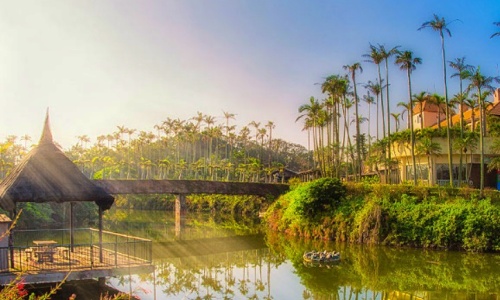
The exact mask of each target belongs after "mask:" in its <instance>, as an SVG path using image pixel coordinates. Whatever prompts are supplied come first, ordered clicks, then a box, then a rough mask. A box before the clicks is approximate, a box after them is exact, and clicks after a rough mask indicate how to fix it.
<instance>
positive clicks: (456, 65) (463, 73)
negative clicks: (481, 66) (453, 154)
mask: <svg viewBox="0 0 500 300" xmlns="http://www.w3.org/2000/svg"><path fill="white" fill-rule="evenodd" d="M449 65H450V67H451V68H453V69H455V70H456V71H457V72H456V73H454V74H452V75H451V77H458V79H459V86H460V94H458V96H456V97H455V99H456V100H457V102H458V107H459V112H460V139H461V140H463V138H464V106H465V104H464V100H465V98H466V97H465V95H464V89H463V81H464V80H465V79H467V77H469V76H470V71H471V70H472V66H471V65H468V64H466V63H465V57H461V58H455V60H454V61H450V62H449ZM462 168H463V151H462V148H460V164H459V167H458V169H459V172H458V185H459V186H460V185H462Z"/></svg>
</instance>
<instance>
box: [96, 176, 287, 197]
mask: <svg viewBox="0 0 500 300" xmlns="http://www.w3.org/2000/svg"><path fill="white" fill-rule="evenodd" d="M93 183H94V184H96V185H98V186H100V187H102V188H103V189H104V190H106V191H107V192H108V193H110V194H184V195H189V194H222V195H257V196H269V195H271V196H274V197H277V196H279V195H281V194H284V193H286V192H287V191H288V189H289V186H288V185H287V184H277V183H258V182H226V181H208V180H94V181H93Z"/></svg>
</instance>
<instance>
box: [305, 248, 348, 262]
mask: <svg viewBox="0 0 500 300" xmlns="http://www.w3.org/2000/svg"><path fill="white" fill-rule="evenodd" d="M302 258H303V259H304V261H305V262H308V263H332V262H338V261H340V253H339V252H335V251H326V250H325V251H323V252H318V251H314V250H313V251H309V252H306V253H304V255H303V256H302Z"/></svg>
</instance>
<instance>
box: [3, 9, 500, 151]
mask: <svg viewBox="0 0 500 300" xmlns="http://www.w3.org/2000/svg"><path fill="white" fill-rule="evenodd" d="M434 13H436V14H438V15H439V16H442V17H445V18H446V20H448V21H452V20H456V19H458V20H457V21H453V22H451V24H450V26H449V28H450V30H451V32H452V37H451V38H448V37H446V47H447V60H452V59H454V58H457V57H462V56H466V62H467V63H469V64H472V65H474V66H478V65H480V66H481V70H482V72H483V73H484V74H486V75H489V76H498V75H500V73H499V63H500V37H497V38H493V39H490V35H491V34H493V33H494V32H496V31H500V28H499V27H496V26H494V25H493V24H492V23H493V22H499V21H500V1H499V0H475V1H473V0H439V1H436V0H432V1H431V0H419V1H409V0H371V1H365V0H330V1H313V0H309V1H298V0H297V1H296V0H280V1H277V0H176V1H174V0H164V1H148V0H144V1H127V0H116V1H108V0H95V1H91V0H81V1H80V0H73V1H67V0H60V1H54V0H44V1H22V0H20V1H1V3H0V103H1V109H0V141H3V140H4V139H5V137H6V136H8V135H17V136H22V135H25V134H28V135H30V136H31V137H32V139H33V142H37V141H38V139H39V137H40V133H41V129H42V125H43V119H44V116H45V110H46V108H47V107H49V108H50V116H51V124H52V131H53V135H54V139H55V140H56V141H57V142H59V143H60V144H61V145H62V146H63V147H64V148H65V149H67V148H69V147H70V146H71V145H73V144H75V143H76V142H77V138H76V137H77V136H78V135H84V134H85V135H88V136H89V137H90V138H91V140H92V142H95V140H96V137H97V136H98V135H102V134H109V133H112V132H114V131H117V126H119V125H123V126H125V127H128V128H133V129H137V130H138V131H140V130H145V131H154V125H156V124H160V123H161V122H162V121H164V120H165V119H166V118H167V117H170V118H181V119H188V118H190V117H193V116H195V115H196V113H197V112H198V111H200V112H202V113H204V114H209V115H212V116H216V117H219V118H218V120H219V121H220V122H222V121H223V118H222V115H223V111H226V112H230V113H234V114H236V120H234V121H232V122H234V123H235V124H237V125H238V129H240V128H241V127H242V126H244V125H247V124H248V123H249V122H251V121H257V122H261V123H262V124H265V123H267V122H268V121H273V122H274V123H275V125H276V128H275V129H274V131H273V136H275V137H279V138H283V139H285V140H288V141H291V142H296V143H301V144H304V145H306V140H307V134H306V133H305V132H303V131H302V130H301V129H302V127H303V124H302V123H301V122H300V121H299V122H298V123H296V122H295V119H296V118H297V116H298V111H297V109H298V107H299V106H300V105H301V104H303V103H306V102H307V101H308V99H309V97H310V96H315V97H317V98H319V99H323V98H324V97H325V96H324V95H322V94H321V92H320V86H319V85H318V84H317V83H321V82H322V81H323V80H324V78H325V77H326V76H328V75H331V74H344V73H345V71H344V70H343V69H342V66H343V65H346V64H353V63H355V62H361V63H362V66H363V69H364V72H363V73H362V74H360V75H359V82H360V83H361V84H363V83H366V82H367V81H368V80H375V78H376V69H375V66H374V65H373V64H370V63H367V62H364V58H363V57H362V55H363V54H365V53H367V52H368V51H369V44H370V43H372V44H375V45H376V44H383V45H385V46H386V47H388V48H390V47H393V46H396V45H400V46H401V49H403V50H406V49H408V50H411V51H413V52H414V54H415V55H416V56H418V57H420V58H422V60H423V64H422V65H420V66H418V69H417V70H416V71H415V72H414V73H413V79H414V80H413V81H414V82H413V91H414V92H415V93H417V92H420V91H429V92H438V93H443V83H442V67H441V52H440V40H439V36H438V34H437V33H436V32H432V31H431V30H423V31H417V29H418V28H419V27H420V25H421V24H422V23H423V22H425V21H428V20H431V18H432V16H433V14H434ZM449 72H450V73H451V72H452V71H451V70H450V71H449ZM390 80H391V88H392V92H391V101H392V102H393V104H394V110H397V109H396V107H395V104H396V103H398V102H400V101H407V86H406V73H405V72H403V71H400V70H399V69H398V68H397V67H396V66H393V65H391V69H390ZM449 87H450V92H449V94H450V95H453V94H454V93H456V92H457V89H458V81H456V80H455V79H451V80H450V81H449ZM361 93H364V91H363V90H362V89H361ZM363 106H364V104H363ZM362 114H364V116H367V112H366V111H365V110H364V108H363V109H362ZM374 118H375V117H374V116H372V119H374ZM366 125H367V124H366V123H365V124H363V125H362V126H363V128H366V127H367V126H366ZM372 135H375V132H374V131H372Z"/></svg>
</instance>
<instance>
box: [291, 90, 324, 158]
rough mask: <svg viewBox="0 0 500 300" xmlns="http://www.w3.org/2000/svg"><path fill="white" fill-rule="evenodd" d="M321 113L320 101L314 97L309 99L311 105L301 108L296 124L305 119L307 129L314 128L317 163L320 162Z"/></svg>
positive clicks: (304, 105)
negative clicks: (319, 130) (319, 127)
mask: <svg viewBox="0 0 500 300" xmlns="http://www.w3.org/2000/svg"><path fill="white" fill-rule="evenodd" d="M320 111H321V105H320V104H319V101H318V100H317V99H315V98H314V97H310V98H309V103H307V104H303V105H301V106H300V107H299V113H301V115H299V116H298V117H297V119H296V120H295V121H296V122H297V121H298V120H300V119H301V118H305V127H307V128H308V129H311V128H312V135H313V136H312V140H313V153H314V154H316V155H315V156H316V162H318V161H319V156H318V148H319V144H318V138H317V137H318V128H317V127H318V124H319V122H320V114H321V113H320Z"/></svg>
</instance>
